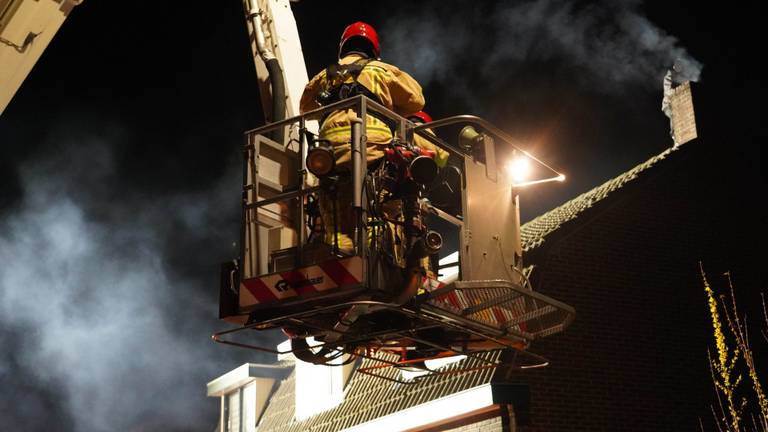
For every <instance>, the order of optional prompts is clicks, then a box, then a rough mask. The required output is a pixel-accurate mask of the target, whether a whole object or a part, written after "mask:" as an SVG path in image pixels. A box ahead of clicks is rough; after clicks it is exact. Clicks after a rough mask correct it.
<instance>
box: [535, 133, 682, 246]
mask: <svg viewBox="0 0 768 432" xmlns="http://www.w3.org/2000/svg"><path fill="white" fill-rule="evenodd" d="M680 147H681V146H675V147H670V148H667V149H665V150H664V151H663V152H661V153H659V154H657V155H654V156H652V157H651V158H649V159H648V160H646V161H644V162H641V163H640V164H638V165H635V166H634V167H632V168H630V169H628V170H627V171H624V172H623V173H621V174H619V175H618V176H616V177H613V178H610V179H608V180H606V181H605V182H603V183H602V184H600V185H598V186H596V187H594V188H592V189H590V190H588V191H586V192H583V193H581V194H579V195H578V196H576V197H575V198H572V199H570V200H568V201H566V202H565V203H563V204H561V205H559V206H557V207H555V208H553V209H551V210H549V211H547V212H545V213H543V214H541V215H539V216H537V217H535V218H533V219H531V220H530V221H528V222H526V223H525V224H523V225H522V226H521V227H520V238H521V241H522V246H523V251H529V250H531V249H534V248H536V247H539V246H541V245H542V244H543V243H544V239H545V237H546V236H548V235H549V234H551V233H552V232H554V231H556V230H557V229H559V228H560V227H561V226H562V225H563V224H564V223H566V222H569V221H571V220H574V219H576V218H577V217H578V216H579V215H580V214H581V213H583V212H584V211H585V210H587V209H588V208H590V207H592V206H594V205H595V204H596V203H598V202H600V201H602V200H604V199H605V198H606V197H608V196H609V195H612V194H613V193H614V192H616V191H618V190H620V189H622V188H623V187H624V186H625V185H627V184H628V183H630V182H632V181H634V180H635V179H637V178H638V177H639V175H640V174H642V173H644V172H645V171H647V170H648V169H650V168H652V167H653V166H655V165H656V164H657V163H658V162H660V161H662V160H664V159H666V158H667V156H669V155H670V154H671V153H673V152H675V151H677V150H679V149H680Z"/></svg>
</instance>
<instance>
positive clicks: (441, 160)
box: [413, 129, 450, 168]
mask: <svg viewBox="0 0 768 432" xmlns="http://www.w3.org/2000/svg"><path fill="white" fill-rule="evenodd" d="M424 132H426V133H428V134H430V135H432V136H434V135H435V133H434V132H432V129H424ZM413 144H414V145H415V146H416V147H418V148H421V149H424V150H432V151H433V152H435V162H436V163H437V166H439V167H440V168H443V167H444V166H445V165H446V164H447V163H448V157H450V153H448V151H447V150H443V149H441V148H440V147H438V146H436V145H434V144H432V141H429V140H428V139H426V138H423V137H421V136H420V135H419V134H414V135H413Z"/></svg>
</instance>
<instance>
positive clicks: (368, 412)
mask: <svg viewBox="0 0 768 432" xmlns="http://www.w3.org/2000/svg"><path fill="white" fill-rule="evenodd" d="M498 356H499V352H491V353H486V354H484V355H483V357H484V358H486V360H492V361H495V360H496V359H497V358H498ZM373 364H379V363H374V362H373V361H371V360H367V359H365V360H363V361H362V363H361V365H360V366H361V367H367V366H371V365H373ZM484 364H486V363H485V362H483V361H481V360H479V359H474V358H467V359H464V360H462V361H460V362H457V363H453V364H451V365H449V366H446V367H445V368H444V369H443V370H444V371H455V370H457V369H458V368H460V367H478V366H482V365H484ZM381 371H382V372H381V373H382V374H383V375H385V376H388V377H390V378H394V377H396V376H397V375H399V374H400V371H399V370H397V369H395V368H385V369H382V370H381ZM493 373H494V368H488V369H480V370H475V371H472V372H467V373H460V374H444V375H434V376H430V377H426V378H425V379H423V380H422V381H420V382H419V383H418V384H416V385H408V384H399V383H395V382H392V381H388V380H386V379H382V378H376V377H372V376H370V375H366V374H362V373H357V372H356V373H354V374H353V375H352V377H351V378H350V380H349V382H348V383H347V385H346V387H345V390H344V393H345V394H344V401H343V402H342V403H341V404H339V405H338V406H336V407H334V408H332V409H330V410H328V411H325V412H323V413H320V414H318V415H315V416H312V417H310V418H308V419H306V420H303V421H297V420H295V419H294V408H295V407H294V403H295V394H294V392H295V379H296V378H295V377H296V373H295V371H294V372H291V374H290V375H289V376H288V377H287V378H285V379H284V380H282V382H280V386H279V387H278V388H277V390H276V391H275V392H274V394H273V395H272V397H271V398H270V402H269V405H268V406H267V409H266V410H265V411H264V414H263V416H262V418H261V421H260V422H259V426H258V427H259V431H276V432H301V431H312V432H335V431H340V430H342V429H346V428H350V427H353V426H355V425H359V424H362V423H365V422H368V421H371V420H375V419H378V418H381V417H384V416H387V415H389V414H392V413H395V412H398V411H402V410H405V409H408V408H412V407H415V406H418V405H421V404H424V403H427V402H430V401H434V400H436V399H440V398H443V397H446V396H450V395H452V394H455V393H459V392H462V391H464V390H468V389H472V388H475V387H479V386H482V385H486V384H489V383H490V382H491V379H492V377H493Z"/></svg>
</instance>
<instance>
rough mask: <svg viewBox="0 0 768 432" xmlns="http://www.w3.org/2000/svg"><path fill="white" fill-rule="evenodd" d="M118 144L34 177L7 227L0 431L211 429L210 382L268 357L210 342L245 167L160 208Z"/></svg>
mask: <svg viewBox="0 0 768 432" xmlns="http://www.w3.org/2000/svg"><path fill="white" fill-rule="evenodd" d="M108 144H109V143H106V142H103V141H102V140H98V139H93V140H91V141H90V142H86V143H81V144H78V145H70V146H66V147H64V148H59V149H57V150H56V151H55V152H54V153H53V154H52V155H51V156H50V157H47V158H46V159H44V160H41V161H39V162H36V163H33V164H28V165H26V166H24V167H22V168H21V169H20V178H21V183H22V188H23V191H24V196H23V199H22V200H21V201H20V202H19V203H18V205H17V206H16V207H15V208H14V210H13V211H11V212H6V214H5V215H4V216H3V217H2V218H1V219H0V342H1V343H3V350H2V354H0V385H2V386H3V392H2V393H1V394H0V429H3V430H5V429H9V430H10V429H24V430H44V429H45V430H51V429H53V430H68V429H74V430H77V431H108V430H109V431H113V430H211V429H213V428H214V427H215V422H216V413H217V410H218V403H217V401H215V400H212V399H207V398H206V397H205V383H206V382H207V381H208V380H210V379H212V378H215V377H216V376H218V375H220V374H222V373H224V372H227V371H228V370H229V369H231V368H233V367H236V366H237V365H239V364H240V363H242V362H243V361H247V360H252V361H253V360H260V359H258V358H253V355H252V354H251V353H248V352H245V353H244V352H242V351H236V350H232V349H230V348H227V347H223V346H221V345H216V344H213V343H212V342H211V340H210V334H211V333H212V331H214V330H215V328H216V327H217V326H219V324H218V323H217V320H216V314H217V289H218V287H217V282H218V275H217V271H218V269H217V263H218V262H220V261H222V260H226V259H229V258H231V257H232V256H233V255H234V252H233V251H231V250H229V248H230V247H231V245H232V241H233V240H235V239H236V237H235V236H236V233H237V225H235V224H236V223H237V222H236V221H237V206H238V201H237V199H238V189H239V177H238V176H239V170H238V169H236V168H234V167H231V168H230V169H227V171H226V174H225V175H224V176H223V177H222V178H221V179H220V180H219V181H217V182H216V183H215V184H212V185H211V187H210V188H208V189H206V190H198V191H188V192H183V193H182V192H179V193H175V194H165V195H162V196H154V197H151V198H150V197H146V196H142V195H140V194H137V193H129V192H127V191H126V190H125V188H124V187H123V188H121V184H122V182H121V179H120V178H118V174H117V173H118V172H119V169H118V168H117V167H116V163H115V157H114V154H113V152H112V150H110V147H109V145H108ZM201 275H202V276H201ZM246 356H247V357H246ZM261 360H266V359H261ZM9 390H10V391H9Z"/></svg>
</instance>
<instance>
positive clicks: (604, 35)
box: [381, 0, 702, 97]
mask: <svg viewBox="0 0 768 432" xmlns="http://www.w3.org/2000/svg"><path fill="white" fill-rule="evenodd" d="M640 6H641V5H640V3H639V2H637V1H618V2H616V1H612V2H602V3H584V2H575V1H566V0H534V1H518V2H498V3H497V4H495V5H488V4H483V3H482V2H472V3H470V2H463V3H460V2H443V3H441V6H440V7H439V8H436V7H434V6H431V7H427V6H423V5H422V6H419V5H412V6H410V7H405V8H401V9H399V11H401V12H399V13H398V12H397V10H396V11H395V12H394V14H393V15H392V16H390V17H389V19H387V21H386V22H385V23H384V25H383V28H382V32H381V33H382V34H383V35H384V37H385V38H386V45H385V47H384V50H385V51H384V55H385V57H386V60H389V61H391V62H392V63H394V64H397V65H398V66H400V67H402V68H403V69H404V70H406V71H408V72H410V73H412V74H413V75H414V76H415V77H416V78H417V79H418V80H419V81H420V83H421V84H422V85H423V86H427V85H429V84H430V83H432V82H433V81H437V82H440V83H442V84H444V85H446V87H447V88H449V89H451V90H453V91H454V92H455V93H456V94H457V95H459V96H463V97H471V96H472V95H473V91H472V89H477V88H478V87H480V88H493V87H494V83H496V82H498V81H499V80H500V79H501V78H502V77H504V76H505V75H507V74H509V73H510V72H511V71H514V70H515V69H519V68H520V67H522V66H524V65H525V66H526V67H530V66H531V64H535V63H537V62H539V63H542V62H555V63H557V64H559V65H561V66H562V67H566V68H567V69H568V70H569V71H572V72H571V73H572V80H573V81H574V82H578V83H580V84H582V85H586V86H589V87H590V88H593V89H597V90H601V91H605V92H621V88H622V87H623V86H626V85H627V84H641V85H647V86H650V87H651V88H655V87H660V83H661V78H662V77H663V76H664V73H665V72H666V70H667V69H669V68H671V67H672V65H673V63H675V62H677V64H678V67H679V68H680V69H681V70H680V76H679V79H680V80H691V81H697V80H699V78H700V74H701V69H702V65H701V63H700V62H698V61H697V60H696V59H694V58H693V57H692V56H691V55H690V54H689V53H688V52H687V51H686V49H685V48H684V47H682V46H681V45H680V43H679V41H678V40H677V38H675V37H674V36H672V35H670V34H668V33H667V32H665V31H664V30H662V29H661V28H659V27H658V26H656V25H654V24H653V23H652V22H651V21H649V20H648V18H646V17H645V16H643V14H642V13H641V10H640V9H641V8H640ZM473 70H479V71H481V73H480V76H472V75H471V71H473ZM468 81H474V82H468Z"/></svg>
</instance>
